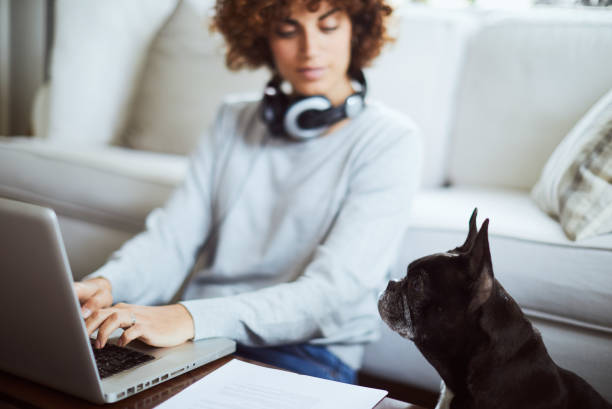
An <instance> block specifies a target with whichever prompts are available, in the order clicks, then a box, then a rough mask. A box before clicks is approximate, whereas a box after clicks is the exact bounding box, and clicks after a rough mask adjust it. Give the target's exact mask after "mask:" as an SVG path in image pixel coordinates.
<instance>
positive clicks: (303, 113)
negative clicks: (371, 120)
mask: <svg viewBox="0 0 612 409" xmlns="http://www.w3.org/2000/svg"><path fill="white" fill-rule="evenodd" d="M352 77H353V79H354V80H356V81H357V82H358V84H359V85H360V89H359V90H358V91H357V92H355V93H354V94H351V95H349V96H348V97H347V98H346V99H345V100H344V103H343V104H341V105H339V106H337V107H334V106H332V103H331V101H330V100H329V99H327V98H326V97H325V96H323V95H313V96H307V97H304V96H300V97H297V98H291V97H289V96H288V95H286V94H285V93H284V92H283V91H282V89H281V85H282V82H283V79H282V78H281V77H280V75H278V74H276V75H274V76H273V77H272V79H271V80H270V81H269V82H268V84H267V85H266V88H265V90H264V96H263V100H262V105H261V118H262V119H263V121H264V123H265V124H266V125H267V126H268V130H269V131H270V133H271V134H272V136H275V137H282V138H289V139H292V140H296V141H306V140H309V139H313V138H316V137H317V136H320V135H321V134H323V133H324V132H325V131H326V130H327V129H328V128H329V127H330V126H332V125H333V124H335V123H336V122H339V121H341V120H342V119H344V118H354V117H356V116H357V115H359V113H360V112H361V111H362V110H363V108H364V107H365V94H366V88H367V87H366V80H365V76H364V75H363V72H362V71H361V70H359V71H357V72H356V74H355V75H353V76H352Z"/></svg>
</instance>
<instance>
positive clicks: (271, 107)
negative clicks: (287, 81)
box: [261, 75, 289, 136]
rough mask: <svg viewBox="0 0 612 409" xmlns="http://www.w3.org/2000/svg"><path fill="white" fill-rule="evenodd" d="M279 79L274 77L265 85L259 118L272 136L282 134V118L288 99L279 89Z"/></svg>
mask: <svg viewBox="0 0 612 409" xmlns="http://www.w3.org/2000/svg"><path fill="white" fill-rule="evenodd" d="M280 83H281V78H280V77H279V76H277V75H275V76H274V77H273V78H272V79H271V80H270V81H269V82H268V84H267V85H266V89H265V92H264V97H263V106H262V112H261V116H262V119H263V121H264V123H265V124H266V125H267V126H268V129H269V130H270V133H271V134H272V135H274V136H282V135H283V134H284V129H283V118H284V116H285V111H286V110H287V105H288V104H289V99H288V98H287V96H286V95H285V94H284V93H283V92H282V91H281V89H280Z"/></svg>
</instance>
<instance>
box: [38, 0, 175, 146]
mask: <svg viewBox="0 0 612 409" xmlns="http://www.w3.org/2000/svg"><path fill="white" fill-rule="evenodd" d="M176 3H177V0H158V1H149V0H130V1H124V0H106V1H95V2H91V1H81V0H58V1H57V2H56V5H55V32H54V40H53V49H52V52H51V63H50V69H49V70H50V76H51V85H50V87H51V88H50V95H49V99H50V108H49V109H50V112H49V129H48V137H49V138H50V139H53V140H58V141H67V142H72V143H79V144H88V145H106V144H109V143H111V142H116V141H117V138H118V136H119V132H121V131H122V130H123V127H124V126H125V119H126V116H127V112H128V107H129V103H130V100H131V98H132V97H133V93H134V88H135V86H134V84H135V82H136V80H137V78H138V75H139V73H140V70H141V69H142V65H143V62H144V59H145V56H146V52H147V49H148V47H149V44H150V43H151V41H152V39H153V37H154V35H155V33H157V31H158V30H159V28H160V27H161V25H162V24H163V22H164V21H165V19H166V18H167V17H168V16H169V15H170V13H171V12H172V10H173V9H174V7H175V6H176Z"/></svg>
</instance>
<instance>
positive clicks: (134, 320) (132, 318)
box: [130, 313, 136, 327]
mask: <svg viewBox="0 0 612 409" xmlns="http://www.w3.org/2000/svg"><path fill="white" fill-rule="evenodd" d="M130 319H131V320H132V322H131V323H130V327H131V326H134V325H135V324H136V317H134V314H132V313H130Z"/></svg>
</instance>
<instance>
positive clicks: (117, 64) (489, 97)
mask: <svg viewBox="0 0 612 409" xmlns="http://www.w3.org/2000/svg"><path fill="white" fill-rule="evenodd" d="M182 1H183V2H184V3H186V4H188V5H189V6H190V7H191V9H193V12H194V13H197V14H198V18H199V19H200V20H201V21H202V24H201V27H199V28H198V29H200V31H201V33H202V35H203V36H206V38H207V40H206V41H204V42H202V43H201V44H198V45H197V47H200V48H202V47H203V51H202V50H200V48H198V50H200V51H199V52H196V53H191V54H190V55H188V56H185V55H183V56H182V57H178V58H177V57H173V56H170V57H169V58H168V59H167V60H164V61H162V62H161V63H160V62H159V61H158V64H157V65H156V66H155V67H154V68H155V70H157V72H156V75H157V77H158V78H168V75H167V73H164V75H160V73H159V70H160V69H163V70H174V71H175V72H176V75H184V73H186V72H187V73H191V74H194V73H202V72H205V73H206V75H205V78H202V80H201V81H200V82H199V84H198V86H199V87H205V89H206V90H207V92H206V95H205V98H206V100H205V101H203V102H202V103H203V106H204V108H205V109H204V108H203V109H202V115H201V116H202V118H201V120H199V121H194V122H193V125H191V126H192V127H197V128H202V129H194V130H192V131H194V132H197V131H201V130H203V129H206V128H207V126H208V124H209V123H210V121H212V118H213V116H214V112H215V110H214V109H213V108H211V107H213V106H215V105H216V104H217V103H218V102H220V101H221V99H222V97H223V95H225V94H227V93H228V92H236V91H246V92H248V91H251V92H261V90H262V88H263V85H264V84H263V82H264V81H265V78H267V76H266V75H267V74H266V73H265V72H262V70H258V71H256V72H251V71H243V72H239V73H231V74H230V73H229V72H228V71H227V70H226V69H225V68H224V65H223V61H224V53H223V49H222V46H221V44H222V42H221V40H220V36H219V35H218V34H215V35H210V34H209V33H208V31H207V29H206V26H207V18H208V17H207V15H208V16H209V11H210V9H211V7H212V5H213V1H212V0H182ZM177 4H180V3H179V2H178V0H164V1H161V2H150V1H148V0H133V1H130V2H125V1H123V0H106V1H104V2H83V1H81V0H58V1H57V2H56V23H57V24H56V28H55V43H54V47H53V51H52V61H51V69H50V74H51V84H50V91H49V98H48V100H49V105H50V106H49V127H48V130H47V131H43V133H44V134H45V135H46V136H47V137H48V138H49V139H51V140H54V141H58V142H68V143H78V144H87V145H96V144H98V145H104V144H121V143H122V137H123V135H124V134H125V132H126V126H127V125H128V123H129V122H130V115H131V114H132V113H133V112H138V115H139V117H140V118H141V121H140V122H146V120H147V112H146V111H147V109H148V107H149V106H150V107H151V109H152V110H157V111H159V112H161V111H160V109H163V100H162V104H160V103H154V102H151V101H152V100H151V98H152V97H151V96H155V95H158V96H159V95H161V94H160V92H159V90H158V91H155V90H149V89H147V90H146V92H145V93H144V96H145V98H144V100H145V101H146V102H147V104H145V105H144V107H145V109H143V105H140V106H139V107H137V108H138V109H134V106H133V104H134V101H135V100H138V98H137V96H139V95H140V98H141V99H142V95H143V94H142V87H141V85H142V84H141V82H142V81H141V76H142V73H143V72H144V70H146V68H147V67H146V66H145V65H146V63H147V57H148V53H149V51H150V50H151V49H152V45H153V44H154V41H155V40H156V36H157V35H158V33H160V32H161V31H162V30H163V28H164V27H165V26H166V25H167V24H168V21H169V19H170V18H171V17H172V15H173V12H174V14H176V13H175V11H176V10H177ZM396 15H397V19H396V25H395V26H392V32H393V33H394V34H395V35H396V37H397V42H396V43H395V44H392V45H391V46H388V47H387V48H386V49H385V50H384V52H383V54H382V55H381V56H380V57H379V58H378V59H377V60H376V61H375V62H374V64H373V66H372V67H371V68H368V69H367V70H366V76H367V79H368V82H369V91H370V96H371V97H373V98H376V99H379V100H382V101H383V102H385V103H387V104H388V105H390V106H392V107H394V108H396V109H399V110H400V111H402V112H405V113H406V114H408V115H409V116H411V117H412V118H413V119H414V120H415V122H416V123H417V124H418V125H419V126H420V127H421V129H422V130H423V133H424V136H425V148H426V149H425V150H426V152H425V154H426V158H425V169H424V172H423V181H422V182H423V185H424V186H437V185H441V184H443V183H445V182H448V181H450V182H452V183H455V184H477V185H481V184H484V185H499V186H509V187H517V188H530V187H531V186H532V185H533V184H534V182H535V180H536V179H537V177H538V175H539V173H540V170H541V168H542V167H543V165H544V163H545V161H546V159H547V158H548V156H549V154H550V153H551V152H552V150H553V149H554V147H555V146H556V145H557V144H558V142H559V141H560V140H561V139H562V137H563V136H564V135H565V133H566V132H567V131H568V130H569V129H570V128H571V126H572V125H573V124H574V123H575V122H576V121H577V119H579V117H580V116H581V115H582V114H583V113H584V112H586V111H587V109H588V108H589V107H590V106H591V105H592V104H593V103H594V102H595V101H596V99H597V98H598V97H599V96H600V95H603V93H605V92H606V91H607V90H608V89H609V88H610V87H612V70H609V69H608V68H609V67H610V66H612V52H610V51H609V50H612V13H609V12H606V11H599V10H597V11H595V10H594V11H588V10H578V9H569V10H558V9H554V8H545V9H532V10H527V11H521V12H517V11H494V12H486V11H482V10H481V11H479V10H477V9H463V10H440V9H435V8H430V7H423V6H411V5H403V6H401V7H399V8H398V10H397V12H396ZM189 21H191V22H193V21H199V20H198V19H190V20H189ZM185 32H191V33H193V32H196V31H195V30H193V29H190V30H187V29H186V30H185ZM180 34H181V33H180V32H179V33H177V31H176V30H172V31H171V32H170V35H169V37H168V36H167V37H166V38H165V40H164V41H177V44H179V45H181V41H184V39H183V40H181V35H180ZM164 46H165V47H168V44H165V45H164ZM193 47H194V44H188V45H187V46H185V47H182V48H181V47H177V50H179V49H182V50H188V51H189V50H191V51H193ZM177 52H178V51H177ZM175 62H176V64H175ZM186 64H194V65H197V67H193V69H189V68H188V67H186ZM263 71H265V70H263ZM197 78H200V77H197ZM149 82H151V81H149ZM152 83H153V84H154V83H155V81H153V82H152ZM176 89H177V87H173V90H176ZM162 91H163V90H162ZM139 93H140V94H139ZM172 98H174V100H173V102H172V104H176V103H177V102H175V101H179V100H180V99H181V96H180V95H176V92H175V93H174V94H172ZM186 100H191V101H193V98H191V99H189V98H186ZM191 105H193V103H192V104H191ZM190 108H192V107H190ZM175 109H176V107H175ZM183 111H185V112H187V111H188V110H187V109H185V110H183ZM191 111H192V112H193V109H191ZM196 112H197V111H196ZM159 116H160V115H156V114H155V113H150V115H149V117H154V118H157V119H159ZM143 118H144V119H143ZM161 128H162V127H158V129H161ZM167 129H168V132H170V130H171V129H174V128H173V127H172V126H168V127H167ZM179 133H185V134H187V133H189V132H188V131H182V132H179ZM191 133H193V132H191ZM158 136H159V135H158ZM180 137H181V135H180V134H179V135H177V134H176V133H172V134H171V135H168V138H180ZM144 145H146V144H144Z"/></svg>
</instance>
